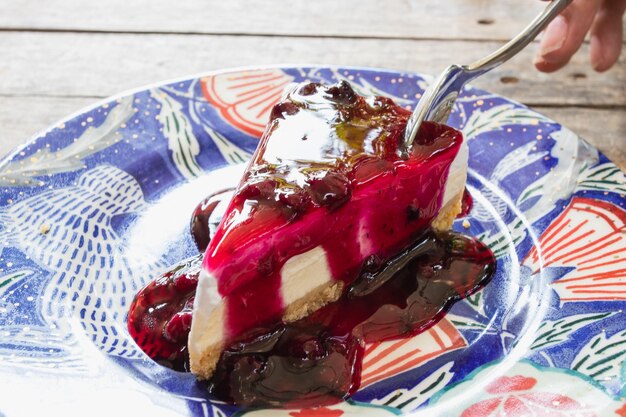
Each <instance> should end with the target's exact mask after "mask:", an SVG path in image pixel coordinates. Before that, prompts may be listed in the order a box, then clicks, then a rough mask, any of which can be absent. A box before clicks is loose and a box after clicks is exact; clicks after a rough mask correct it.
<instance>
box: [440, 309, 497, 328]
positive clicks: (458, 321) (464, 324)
mask: <svg viewBox="0 0 626 417" xmlns="http://www.w3.org/2000/svg"><path fill="white" fill-rule="evenodd" d="M446 318H447V319H448V320H450V322H451V323H452V324H454V327H456V328H457V329H458V330H466V331H467V330H469V331H478V332H485V331H487V332H489V333H494V332H496V330H495V329H489V326H488V325H486V324H484V323H481V322H480V321H477V320H474V319H472V318H470V317H465V316H459V315H456V314H453V313H448V314H446ZM487 329H489V330H487Z"/></svg>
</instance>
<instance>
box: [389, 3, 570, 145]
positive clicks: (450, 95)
mask: <svg viewBox="0 0 626 417" xmlns="http://www.w3.org/2000/svg"><path fill="white" fill-rule="evenodd" d="M571 2H572V0H552V1H551V2H550V4H548V6H547V7H546V8H545V9H544V10H543V11H542V12H541V14H539V15H538V16H537V17H536V18H535V19H534V20H533V21H532V22H531V23H530V24H529V25H528V26H526V28H524V30H523V31H522V32H521V33H520V34H519V35H517V36H516V37H514V38H513V39H511V40H510V41H509V42H507V43H506V44H505V45H503V46H502V47H501V48H499V49H498V50H497V51H495V52H493V53H492V54H490V55H488V56H486V57H484V58H482V59H479V60H478V61H475V62H473V63H471V64H469V65H463V66H460V65H451V66H449V67H448V68H446V69H445V70H444V71H443V72H442V73H441V74H440V75H439V77H438V78H437V79H436V80H435V82H434V83H432V84H431V85H430V86H429V87H428V88H427V89H426V91H425V92H424V94H423V96H422V98H421V99H420V101H419V102H418V103H417V106H416V107H415V110H414V111H413V114H411V117H410V118H409V120H408V122H407V125H406V129H405V132H404V142H403V144H402V147H401V149H400V150H399V151H400V154H402V155H407V154H408V150H409V149H410V148H411V146H412V145H413V141H414V140H415V136H417V132H418V131H419V128H420V126H421V125H422V122H423V121H424V120H429V121H433V122H437V123H445V122H446V121H447V120H448V117H449V116H450V112H451V111H452V107H453V106H454V102H455V101H456V99H457V97H458V95H459V93H460V92H461V90H462V89H463V86H464V85H465V84H466V83H468V82H469V81H471V80H473V79H475V78H477V77H479V76H481V75H483V74H484V73H486V72H488V71H490V70H492V69H493V68H495V67H497V66H498V65H500V64H502V63H504V62H506V61H508V60H509V59H511V58H512V57H513V56H515V55H516V54H517V53H519V52H520V51H521V50H522V49H524V47H526V46H527V45H528V44H529V43H530V42H532V40H533V39H535V37H536V36H537V35H538V34H539V33H540V32H541V31H542V30H543V29H544V28H545V27H546V26H547V25H548V23H550V22H551V21H552V20H553V19H554V18H555V17H556V16H558V15H559V14H560V13H561V12H562V11H563V10H564V9H565V8H566V7H567V6H568V5H569V4H570V3H571Z"/></svg>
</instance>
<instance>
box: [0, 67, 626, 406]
mask: <svg viewBox="0 0 626 417" xmlns="http://www.w3.org/2000/svg"><path fill="white" fill-rule="evenodd" d="M303 80H311V81H318V82H335V81H337V80H347V81H349V82H351V83H352V84H353V85H354V86H355V88H356V89H357V91H358V92H359V93H361V94H370V95H371V94H378V95H385V96H389V97H391V98H393V99H394V100H395V101H396V102H397V103H399V104H401V105H403V106H406V107H407V108H411V107H412V106H413V105H414V104H415V102H416V101H417V100H418V99H419V97H420V95H421V93H422V92H423V90H424V88H425V86H426V85H427V82H428V79H425V77H423V76H420V75H417V74H410V73H398V72H392V71H386V70H375V69H364V68H325V67H306V68H260V69H248V70H231V71H223V72H216V73H210V74H206V75H205V76H202V77H198V78H192V79H186V80H183V81H179V82H173V83H169V84H163V85H158V86H153V87H151V88H147V89H143V90H139V91H136V92H134V93H129V94H126V95H123V96H120V97H119V98H117V99H112V100H108V101H106V102H103V103H101V104H99V105H97V106H95V107H93V108H91V109H89V110H87V111H85V112H83V113H81V114H80V115H78V116H75V117H72V118H70V119H68V120H66V121H65V122H63V123H60V124H59V125H57V126H54V127H52V128H51V129H50V130H48V131H47V132H45V133H43V134H41V135H40V136H38V137H37V138H35V139H34V140H33V141H31V142H30V143H29V144H27V145H26V146H25V147H23V148H22V149H20V150H19V151H17V152H16V153H14V154H13V155H11V156H9V157H8V158H6V159H5V160H3V161H2V162H1V163H0V186H1V188H0V224H1V228H0V245H1V246H0V249H1V251H2V252H1V254H0V336H1V338H0V365H1V366H0V374H1V375H2V378H0V390H2V391H1V392H3V393H5V394H6V393H9V392H10V393H12V395H9V396H7V395H3V396H2V397H0V398H1V399H0V412H1V413H5V414H6V415H7V416H12V415H21V414H24V415H32V414H35V413H41V412H42V411H44V410H45V411H51V410H53V411H55V412H66V413H67V414H72V411H74V412H75V411H76V410H81V411H85V412H89V411H90V410H91V411H94V410H97V411H98V412H103V413H107V414H110V413H114V412H117V413H122V414H123V415H129V414H130V413H131V412H133V410H134V411H137V412H141V413H142V414H144V415H145V414H148V413H155V415H156V414H158V415H161V414H171V415H186V414H190V415H207V416H229V415H232V414H237V415H242V414H246V415H248V414H250V415H272V416H273V415H279V414H280V413H283V414H284V415H291V416H298V415H302V416H305V415H307V416H309V415H319V416H322V415H326V416H331V415H332V416H340V415H346V416H349V415H357V414H358V415H361V416H363V415H376V416H378V415H386V414H388V415H398V414H406V413H410V412H413V411H415V412H417V413H421V412H423V413H434V412H435V410H438V411H436V412H438V413H439V414H441V415H460V414H463V413H466V414H464V415H477V416H479V415H480V416H488V415H494V416H495V415H501V414H498V413H502V412H506V413H507V415H526V414H528V413H529V412H531V411H532V412H538V411H537V410H543V411H544V412H548V410H550V411H554V412H560V413H562V414H560V415H578V414H576V413H580V412H581V410H584V412H585V413H587V414H585V415H598V416H599V415H625V414H626V408H625V407H624V406H623V401H621V400H620V398H621V397H622V395H623V391H622V390H623V388H624V383H625V378H624V375H623V370H622V368H623V363H624V359H625V358H626V349H624V348H623V347H624V346H625V345H626V326H624V324H623V323H624V322H625V320H624V319H625V317H624V313H623V307H624V300H626V291H625V290H624V289H623V288H624V282H626V256H625V254H626V211H625V209H624V203H625V200H626V198H625V194H626V176H625V175H624V173H623V172H621V171H620V170H619V169H618V168H617V167H616V166H615V165H614V164H612V163H611V162H610V161H608V160H607V159H606V158H605V157H604V156H603V155H601V154H600V153H599V152H597V151H596V150H595V149H593V148H591V147H590V146H589V145H587V144H586V143H585V142H584V141H583V140H582V139H580V138H578V137H577V136H576V135H575V134H574V133H572V132H571V131H569V130H567V129H566V128H564V127H563V126H560V125H559V124H557V123H555V122H553V121H551V120H549V119H548V118H546V117H544V116H542V115H540V114H537V113H535V112H534V111H532V110H530V109H528V108H526V107H524V106H522V105H520V104H518V103H515V102H512V101H510V100H507V99H505V98H503V97H500V96H497V95H494V94H490V93H488V92H485V91H481V90H477V89H473V88H466V89H465V91H464V93H463V94H462V95H461V97H460V98H459V100H458V102H457V103H456V105H455V108H454V112H453V114H452V116H451V119H450V124H451V125H453V126H455V127H457V128H459V129H461V130H462V131H463V133H464V136H465V138H466V140H467V141H468V144H469V147H470V164H469V165H470V166H469V168H470V169H469V179H468V189H469V190H470V192H471V193H472V196H473V197H474V200H475V206H474V208H473V210H472V212H471V214H470V216H469V217H468V218H467V219H466V220H463V221H459V222H457V224H455V228H456V229H457V230H461V231H465V232H467V233H470V234H472V235H475V236H478V237H479V238H480V239H481V240H483V241H484V242H486V243H487V244H489V245H490V246H491V248H492V249H493V250H494V252H495V253H496V255H497V257H498V272H497V275H496V277H495V278H494V280H493V282H492V283H491V284H490V285H489V286H487V287H486V288H485V289H483V290H482V291H480V292H479V293H477V294H475V295H473V296H472V297H470V298H468V299H467V300H464V301H463V302H460V303H458V304H457V305H455V306H454V307H453V309H452V310H451V311H450V313H449V314H448V315H447V316H446V317H445V318H444V319H443V320H442V321H441V322H440V323H439V324H438V325H437V326H435V327H433V328H432V329H430V330H429V331H427V332H425V333H423V334H421V335H418V336H416V337H414V338H412V339H408V340H401V341H394V342H384V343H379V344H373V345H369V346H368V347H367V350H366V355H365V360H364V373H363V383H362V387H361V389H360V390H359V392H358V393H356V394H355V395H354V397H353V398H352V399H351V400H349V401H346V402H343V403H341V404H338V405H335V406H332V407H324V408H318V409H315V410H285V411H281V412H278V411H276V410H254V411H249V410H238V409H237V408H236V407H233V406H229V405H225V404H221V403H219V402H217V401H212V400H211V399H210V397H209V396H208V395H207V394H206V393H205V391H204V389H203V387H202V385H201V384H198V383H197V382H196V381H195V378H194V377H193V376H192V375H189V374H182V373H178V372H174V371H171V370H169V369H166V368H163V367H161V366H159V365H158V364H155V363H154V362H152V361H151V360H149V359H148V358H147V357H146V356H145V355H144V354H143V353H142V352H141V351H140V350H139V349H138V348H137V346H136V345H135V343H134V342H133V341H132V339H131V338H130V337H129V335H128V332H127V330H126V323H125V315H126V312H127V310H128V307H129V304H130V302H131V301H132V298H133V297H134V295H135V293H136V292H137V290H138V289H139V288H140V287H141V286H143V285H144V284H145V283H146V282H147V281H149V280H150V279H151V277H153V276H154V275H155V274H157V273H158V272H159V271H162V270H163V269H164V268H166V267H167V265H170V264H173V263H175V262H177V261H179V260H181V259H183V258H186V257H189V256H192V255H193V254H195V249H194V245H193V243H192V241H191V239H190V237H189V235H188V232H187V225H188V221H189V215H190V213H191V210H192V209H193V207H194V206H195V204H196V203H197V202H198V201H199V200H200V199H202V198H203V197H204V196H205V195H206V194H208V193H209V192H211V191H212V190H217V189H220V188H222V187H224V186H225V185H228V184H233V183H236V182H237V180H238V174H239V173H240V172H241V170H242V166H243V165H242V164H243V163H244V162H245V161H246V160H247V159H248V158H249V156H250V155H251V153H252V152H254V149H255V147H256V143H257V140H258V137H259V136H260V134H261V133H262V131H263V128H264V124H265V121H266V120H267V117H268V114H269V111H270V110H271V107H272V105H273V104H274V103H275V102H276V101H278V99H279V98H280V95H281V94H282V91H283V89H284V87H285V86H287V85H288V84H289V83H292V82H299V81H303ZM559 381H561V383H559ZM33 398H36V399H37V401H33ZM459 399H465V400H463V401H461V400H459ZM429 415H432V414H429Z"/></svg>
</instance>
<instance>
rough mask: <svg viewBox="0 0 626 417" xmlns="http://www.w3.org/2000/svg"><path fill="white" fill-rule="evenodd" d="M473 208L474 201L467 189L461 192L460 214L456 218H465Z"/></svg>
mask: <svg viewBox="0 0 626 417" xmlns="http://www.w3.org/2000/svg"><path fill="white" fill-rule="evenodd" d="M473 207H474V199H473V198H472V195H471V194H470V193H469V191H467V188H466V189H465V190H464V191H463V198H462V199H461V212H460V213H459V214H458V215H457V218H462V217H467V216H469V214H470V211H472V208H473Z"/></svg>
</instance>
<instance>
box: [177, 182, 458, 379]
mask: <svg viewBox="0 0 626 417" xmlns="http://www.w3.org/2000/svg"><path fill="white" fill-rule="evenodd" d="M462 198H463V191H461V192H460V193H458V194H457V196H456V197H454V198H452V199H451V200H450V201H449V202H448V203H447V204H446V205H445V206H444V207H442V208H441V210H440V211H439V214H438V215H437V217H436V218H435V219H434V220H433V222H432V223H431V226H432V228H433V229H435V230H436V231H446V230H450V228H451V227H452V224H453V223H454V219H456V217H457V215H458V214H459V213H461V207H462ZM344 287H345V284H344V282H343V281H331V282H328V283H325V284H322V285H320V286H318V287H316V288H314V289H313V290H312V291H310V292H309V293H308V294H306V295H305V296H304V297H301V298H298V299H297V300H295V301H293V302H292V303H290V304H289V305H287V306H286V307H285V312H284V314H283V320H284V321H285V322H288V323H289V322H293V321H297V320H300V319H302V318H304V317H307V316H308V315H310V314H312V313H314V312H315V311H317V310H319V309H320V308H322V307H324V306H325V305H327V304H329V303H332V302H335V301H337V300H338V299H339V297H341V295H342V293H343V290H344ZM224 309H225V305H224V301H223V300H222V301H221V302H220V304H219V306H218V307H217V308H216V309H214V310H213V311H212V312H211V314H210V315H209V318H208V322H209V323H212V324H213V325H212V326H211V327H212V328H213V329H215V331H214V332H211V333H212V334H211V335H210V336H209V337H210V338H211V339H212V340H213V343H211V344H209V345H208V346H207V347H206V348H204V349H202V351H195V350H194V349H193V347H192V346H190V347H189V350H190V366H191V372H193V373H194V374H195V375H196V376H197V377H198V379H201V380H205V379H209V378H211V376H212V375H213V373H214V372H215V368H216V367H217V362H218V361H219V358H220V355H221V354H222V351H223V350H224V335H223V331H224V330H223V329H224V325H223V324H224V320H225V317H224Z"/></svg>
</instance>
